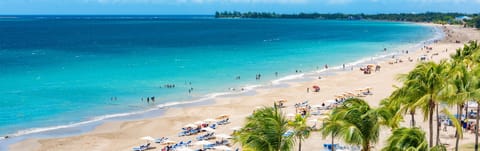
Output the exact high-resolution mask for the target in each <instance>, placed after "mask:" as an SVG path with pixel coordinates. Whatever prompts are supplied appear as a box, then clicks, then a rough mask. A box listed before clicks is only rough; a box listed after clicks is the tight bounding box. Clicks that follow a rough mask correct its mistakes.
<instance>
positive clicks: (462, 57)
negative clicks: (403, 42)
mask: <svg viewBox="0 0 480 151" xmlns="http://www.w3.org/2000/svg"><path fill="white" fill-rule="evenodd" d="M479 50H480V47H479V45H478V43H477V42H476V41H470V42H469V44H468V45H465V46H464V47H463V49H457V50H456V52H455V54H453V55H452V56H451V58H452V60H453V64H456V66H457V69H456V70H454V71H457V72H452V73H453V74H452V75H453V77H454V78H453V79H455V80H454V83H455V85H456V86H457V89H458V92H459V93H458V94H459V95H458V97H459V100H458V103H459V104H460V103H461V104H462V105H463V103H464V102H466V101H468V100H476V101H479V100H480V99H478V98H479V96H478V92H477V91H478V89H479V88H480V86H479V84H478V80H477V79H478V77H479V76H480V72H479V71H478V70H479V69H478V68H479V67H478V65H479V64H480V51H479ZM458 108H459V109H458V110H460V111H459V115H462V106H459V107H458ZM467 108H468V107H465V113H467V111H466V110H467ZM479 110H480V109H477V113H478V111H479ZM476 122H477V125H478V118H477V120H476ZM455 149H456V150H458V137H457V140H456V148H455ZM475 150H476V151H477V150H478V132H477V133H476V136H475Z"/></svg>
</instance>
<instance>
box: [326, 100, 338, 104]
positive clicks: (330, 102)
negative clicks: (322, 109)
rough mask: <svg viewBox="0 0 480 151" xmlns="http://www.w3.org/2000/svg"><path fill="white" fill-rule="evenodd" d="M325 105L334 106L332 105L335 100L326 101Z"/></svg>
mask: <svg viewBox="0 0 480 151" xmlns="http://www.w3.org/2000/svg"><path fill="white" fill-rule="evenodd" d="M325 103H327V104H334V103H337V101H335V100H327V101H325Z"/></svg>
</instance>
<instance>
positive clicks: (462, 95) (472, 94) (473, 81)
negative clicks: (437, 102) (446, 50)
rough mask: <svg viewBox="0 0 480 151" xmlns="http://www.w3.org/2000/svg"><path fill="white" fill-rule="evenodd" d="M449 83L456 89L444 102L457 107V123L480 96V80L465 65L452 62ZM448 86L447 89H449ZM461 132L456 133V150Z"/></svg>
mask: <svg viewBox="0 0 480 151" xmlns="http://www.w3.org/2000/svg"><path fill="white" fill-rule="evenodd" d="M448 79H449V81H448V83H449V84H451V85H452V86H453V87H454V88H453V89H454V92H455V93H454V94H450V95H447V96H446V97H445V99H444V100H446V101H447V103H448V104H453V105H457V115H459V116H457V121H460V120H461V115H463V113H462V111H463V107H464V104H465V103H466V102H468V100H474V99H475V98H478V97H479V96H480V93H479V91H478V84H477V83H478V80H477V78H476V77H475V76H474V75H473V74H472V72H469V71H468V69H467V66H466V65H465V64H463V63H459V62H455V61H454V62H452V67H451V69H450V72H449V78H448ZM448 87H449V86H447V87H446V88H448ZM460 133H461V131H457V132H456V136H457V137H456V140H455V150H458V143H459V139H460V138H461V134H460Z"/></svg>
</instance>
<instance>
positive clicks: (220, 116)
mask: <svg viewBox="0 0 480 151" xmlns="http://www.w3.org/2000/svg"><path fill="white" fill-rule="evenodd" d="M228 117H230V115H228V114H222V115H219V116H218V117H217V119H224V118H228Z"/></svg>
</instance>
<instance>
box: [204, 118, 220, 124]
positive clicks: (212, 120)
mask: <svg viewBox="0 0 480 151" xmlns="http://www.w3.org/2000/svg"><path fill="white" fill-rule="evenodd" d="M203 121H204V122H206V123H213V122H217V120H216V119H211V118H208V119H205V120H203Z"/></svg>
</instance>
